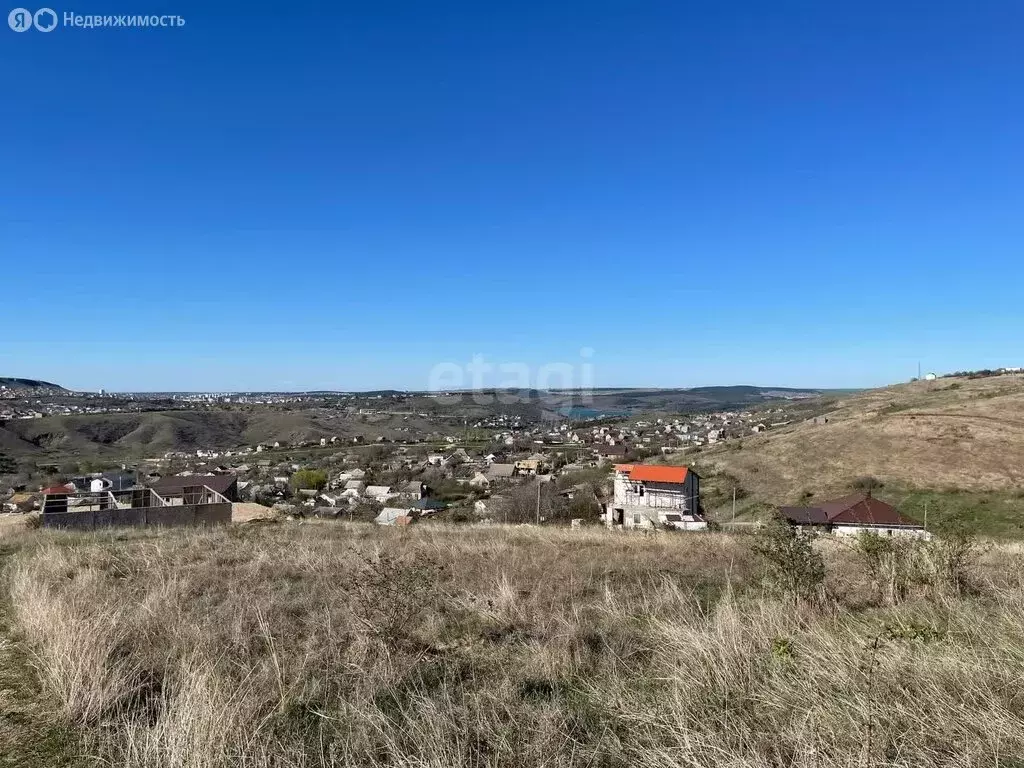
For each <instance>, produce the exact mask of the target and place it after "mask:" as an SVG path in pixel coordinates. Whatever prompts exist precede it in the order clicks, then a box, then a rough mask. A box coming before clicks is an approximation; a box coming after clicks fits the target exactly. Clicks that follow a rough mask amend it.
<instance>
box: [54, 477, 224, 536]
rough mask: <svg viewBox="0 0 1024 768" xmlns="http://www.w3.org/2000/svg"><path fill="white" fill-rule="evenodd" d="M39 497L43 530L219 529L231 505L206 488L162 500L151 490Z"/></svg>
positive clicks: (62, 492) (188, 489) (61, 491)
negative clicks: (154, 526) (212, 526)
mask: <svg viewBox="0 0 1024 768" xmlns="http://www.w3.org/2000/svg"><path fill="white" fill-rule="evenodd" d="M44 493H45V495H44V497H43V512H42V516H41V522H42V525H43V527H44V528H70V529H75V530H94V529H96V528H109V527H115V526H130V525H131V526H135V525H165V526H179V525H199V526H208V525H220V524H224V523H230V522H231V501H230V500H228V499H227V498H225V497H224V496H223V495H221V494H220V493H219V492H217V491H215V490H213V489H212V488H210V487H208V486H206V485H192V486H186V487H183V488H181V489H180V494H179V495H178V496H176V497H174V498H165V497H163V496H161V495H160V494H158V493H157V492H156V491H154V490H153V489H152V488H133V489H131V490H125V491H102V492H98V493H94V492H89V491H85V492H81V493H78V492H75V491H70V490H68V489H67V488H64V487H57V488H48V489H47V490H46V491H45V492H44Z"/></svg>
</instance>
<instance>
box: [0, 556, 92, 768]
mask: <svg viewBox="0 0 1024 768" xmlns="http://www.w3.org/2000/svg"><path fill="white" fill-rule="evenodd" d="M11 554H12V549H11V548H10V547H5V546H3V543H2V542H0V768H28V766H31V768H78V766H83V768H84V766H85V765H86V764H87V761H86V760H85V758H84V757H82V756H81V750H80V745H79V742H78V738H77V735H76V734H75V732H74V731H73V730H72V729H71V728H70V727H69V726H66V725H64V724H62V723H61V722H60V720H59V718H58V717H57V716H56V715H55V714H54V713H55V712H56V705H55V704H54V703H53V702H51V701H48V699H47V696H46V694H45V693H44V692H43V691H42V690H41V688H40V686H39V684H38V682H37V680H36V677H35V674H34V673H33V670H32V667H31V665H30V664H29V656H28V652H27V651H26V649H25V647H24V646H23V645H22V643H21V641H20V640H19V638H18V637H17V634H16V632H15V631H14V620H13V617H12V615H11V605H10V596H9V595H8V592H7V579H6V565H7V562H8V561H9V560H10V557H11ZM89 764H90V765H91V764H93V763H89Z"/></svg>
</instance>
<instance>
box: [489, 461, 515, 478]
mask: <svg viewBox="0 0 1024 768" xmlns="http://www.w3.org/2000/svg"><path fill="white" fill-rule="evenodd" d="M515 475H516V465H515V464H491V466H489V467H488V468H487V477H488V478H489V479H490V480H511V479H512V478H513V477H515Z"/></svg>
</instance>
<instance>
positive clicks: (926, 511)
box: [924, 499, 928, 531]
mask: <svg viewBox="0 0 1024 768" xmlns="http://www.w3.org/2000/svg"><path fill="white" fill-rule="evenodd" d="M924 529H925V531H927V530H928V500H927V499H925V502H924Z"/></svg>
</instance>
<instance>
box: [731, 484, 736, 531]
mask: <svg viewBox="0 0 1024 768" xmlns="http://www.w3.org/2000/svg"><path fill="white" fill-rule="evenodd" d="M732 524H733V526H734V527H735V525H736V486H735V485H734V486H733V487H732Z"/></svg>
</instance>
